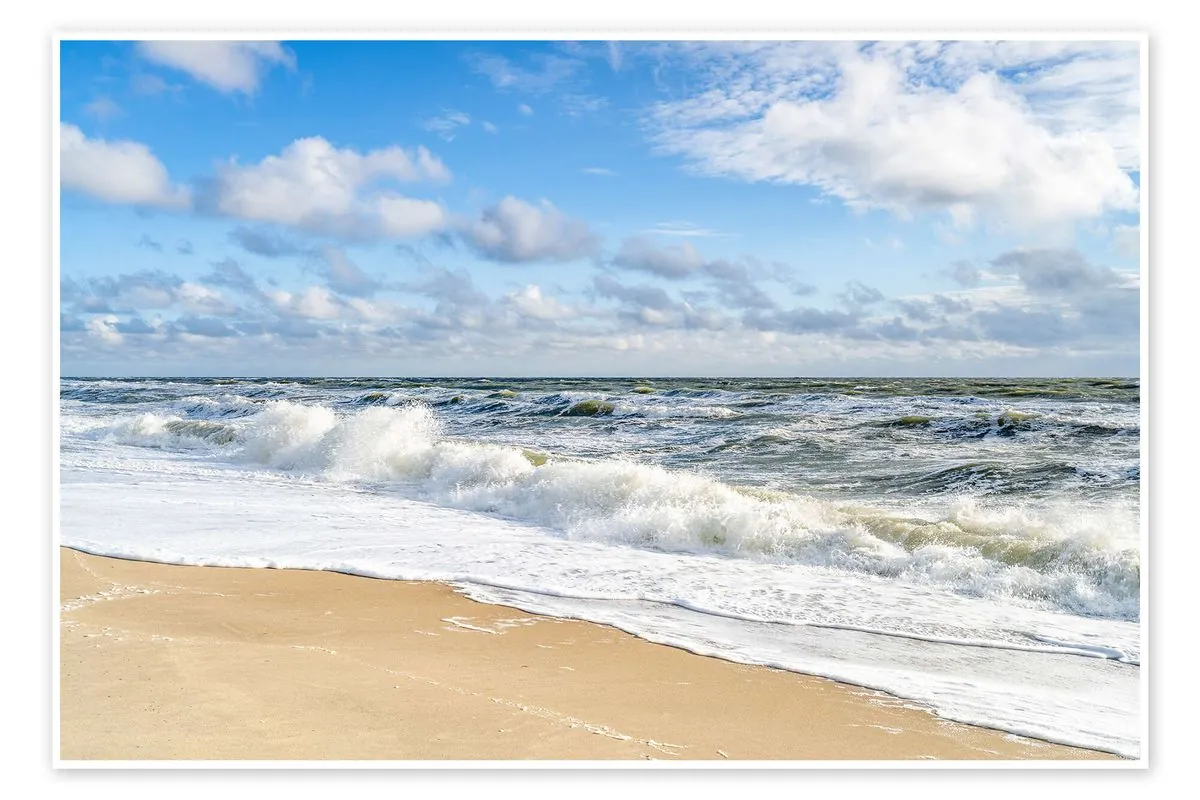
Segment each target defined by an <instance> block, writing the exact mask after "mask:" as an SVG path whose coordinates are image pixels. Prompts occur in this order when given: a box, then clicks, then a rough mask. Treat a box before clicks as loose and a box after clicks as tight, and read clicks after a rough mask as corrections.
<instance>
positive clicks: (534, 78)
mask: <svg viewBox="0 0 1200 800" xmlns="http://www.w3.org/2000/svg"><path fill="white" fill-rule="evenodd" d="M469 61H470V62H471V65H472V66H473V67H474V69H475V71H476V72H478V73H480V74H481V75H485V76H486V77H487V78H488V80H490V81H491V82H492V85H493V86H495V87H496V88H497V89H515V90H517V91H522V92H531V93H534V94H538V93H541V92H546V91H549V90H550V89H552V88H554V87H555V86H556V85H558V84H560V83H562V82H564V81H566V80H569V79H570V78H571V77H572V76H573V75H574V74H575V73H576V71H578V70H579V69H580V68H581V67H582V66H583V62H582V61H580V60H579V59H577V58H566V57H563V56H559V55H553V54H549V55H547V54H537V55H534V56H533V57H532V58H530V59H529V62H530V65H529V66H521V65H519V64H516V63H514V62H512V61H510V60H509V59H507V58H505V57H504V56H500V55H492V54H477V55H475V56H473V57H471V58H470V59H469Z"/></svg>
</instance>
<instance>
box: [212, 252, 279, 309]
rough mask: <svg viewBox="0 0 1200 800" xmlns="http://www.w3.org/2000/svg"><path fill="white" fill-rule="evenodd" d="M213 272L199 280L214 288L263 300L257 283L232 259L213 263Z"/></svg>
mask: <svg viewBox="0 0 1200 800" xmlns="http://www.w3.org/2000/svg"><path fill="white" fill-rule="evenodd" d="M212 266H213V271H212V272H211V273H209V274H208V275H205V276H204V277H202V278H201V279H200V280H201V281H203V282H204V283H208V284H212V285H214V286H225V287H227V288H230V289H233V290H234V291H235V292H238V293H240V294H244V295H246V296H248V297H252V298H255V299H260V300H261V299H263V298H264V297H265V295H263V293H262V291H261V290H260V289H259V288H258V283H257V282H256V281H255V280H254V278H253V277H251V276H250V274H249V273H247V272H246V271H245V270H244V269H242V267H241V265H240V264H238V262H236V261H234V260H233V259H232V258H226V259H223V260H221V261H216V262H213V265H212Z"/></svg>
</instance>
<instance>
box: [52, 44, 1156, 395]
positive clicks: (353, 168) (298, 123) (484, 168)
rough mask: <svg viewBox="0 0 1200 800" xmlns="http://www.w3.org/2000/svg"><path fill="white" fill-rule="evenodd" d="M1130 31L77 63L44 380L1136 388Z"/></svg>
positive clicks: (72, 71) (82, 57)
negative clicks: (1121, 378)
mask: <svg viewBox="0 0 1200 800" xmlns="http://www.w3.org/2000/svg"><path fill="white" fill-rule="evenodd" d="M1138 62H1139V54H1138V48H1137V45H1136V43H1129V42H1014V41H1009V42H981V41H977V42H932V43H931V42H924V43H922V42H915V43H914V42H621V43H610V42H574V43H572V42H482V41H481V42H351V41H343V42H316V41H295V42H249V41H237V42H197V41H165V42H141V43H135V42H64V43H63V44H62V46H61V60H60V66H61V69H60V74H61V92H60V143H61V148H60V174H61V183H62V193H61V212H60V213H61V217H60V219H61V228H60V229H61V248H60V256H61V257H60V266H61V270H60V275H61V281H62V287H61V312H62V313H61V344H62V362H61V363H62V374H64V375H222V374H223V375H314V374H315V375H321V374H327V375H368V374H378V375H426V376H432V375H581V374H582V375H587V374H595V375H1088V374H1091V375H1130V374H1137V373H1138V353H1139V337H1138V331H1139V316H1138V308H1139V262H1138V236H1139V227H1138V226H1139V214H1138V209H1139V204H1140V197H1139V189H1138V185H1139V165H1140V147H1139V142H1140V137H1139V130H1140V128H1139V124H1140V121H1139V112H1140V99H1139V94H1138V86H1139V74H1138V69H1139V64H1138Z"/></svg>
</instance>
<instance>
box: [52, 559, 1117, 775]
mask: <svg viewBox="0 0 1200 800" xmlns="http://www.w3.org/2000/svg"><path fill="white" fill-rule="evenodd" d="M60 564H61V601H62V616H61V631H62V633H61V674H60V678H61V692H60V700H61V728H60V731H61V758H62V759H63V760H65V761H75V760H92V759H118V760H140V759H186V760H194V759H218V760H240V759H263V760H266V759H298V760H320V759H339V760H342V759H345V760H363V759H372V760H377V759H384V760H410V759H419V760H442V759H453V760H478V759H484V760H510V759H570V760H602V759H603V760H608V759H632V760H645V759H662V760H684V761H696V760H723V759H734V760H736V759H755V760H759V759H762V760H766V759H770V760H775V759H785V760H797V759H828V760H841V759H871V760H874V759H971V760H975V759H1095V758H1113V757H1112V756H1109V755H1107V754H1104V753H1096V752H1092V751H1088V750H1080V749H1076V748H1070V747H1062V746H1059V745H1053V744H1048V743H1045V742H1040V741H1037V740H1032V739H1026V738H1021V737H1017V736H1013V735H1010V734H1006V733H1002V732H999V731H993V730H989V729H986V728H978V727H972V726H967V725H960V724H957V723H951V722H947V721H945V720H942V719H939V718H938V717H936V716H935V715H933V714H931V713H929V712H928V711H926V710H924V709H922V708H920V707H917V706H916V705H914V704H911V703H906V702H902V701H900V700H897V699H895V698H892V697H889V696H887V695H884V694H881V693H878V692H874V691H870V690H866V689H862V688H859V687H855V686H850V685H846V684H842V683H837V682H835V681H830V680H826V679H823V678H816V677H811V676H806V675H797V674H794V673H790V672H784V671H780V670H774V669H769V668H765V667H757V666H746V665H741V664H734V663H730V662H727V661H721V660H719V659H714V658H707V657H703V656H697V655H694V654H692V653H688V652H686V651H683V650H679V649H676V648H672V647H667V646H663V645H657V644H652V643H649V642H646V641H644V640H641V639H638V638H636V637H634V636H631V635H629V634H626V633H623V632H621V631H618V630H615V629H613V628H610V627H606V626H602V625H595V624H592V623H586V622H576V621H569V620H558V619H554V618H550V617H543V616H539V615H536V614H528V613H525V612H523V611H519V610H516V609H512V608H506V607H503V606H493V605H485V604H482V603H477V602H474V601H472V600H468V599H467V598H465V597H462V596H461V595H459V594H457V593H456V592H455V591H454V590H453V589H452V588H450V587H448V586H445V585H442V584H437V583H422V582H404V581H382V580H372V579H369V578H361V577H354V576H348V575H339V574H335V573H329V572H305V571H298V570H266V569H228V568H218V567H184V566H170V565H164V564H154V563H146V562H138V561H123V560H119V559H111V558H101V557H98V556H92V555H87V554H84V553H80V552H77V551H74V550H69V549H66V548H63V549H61V551H60Z"/></svg>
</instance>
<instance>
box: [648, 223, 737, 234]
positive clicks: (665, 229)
mask: <svg viewBox="0 0 1200 800" xmlns="http://www.w3.org/2000/svg"><path fill="white" fill-rule="evenodd" d="M642 233H652V234H655V235H658V236H703V237H708V236H726V235H727V234H723V233H721V232H720V231H716V230H713V229H712V228H701V227H700V226H698V225H695V224H693V223H691V222H688V221H687V220H672V221H670V222H658V223H655V225H654V227H653V228H649V229H647V230H644V231H642Z"/></svg>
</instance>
